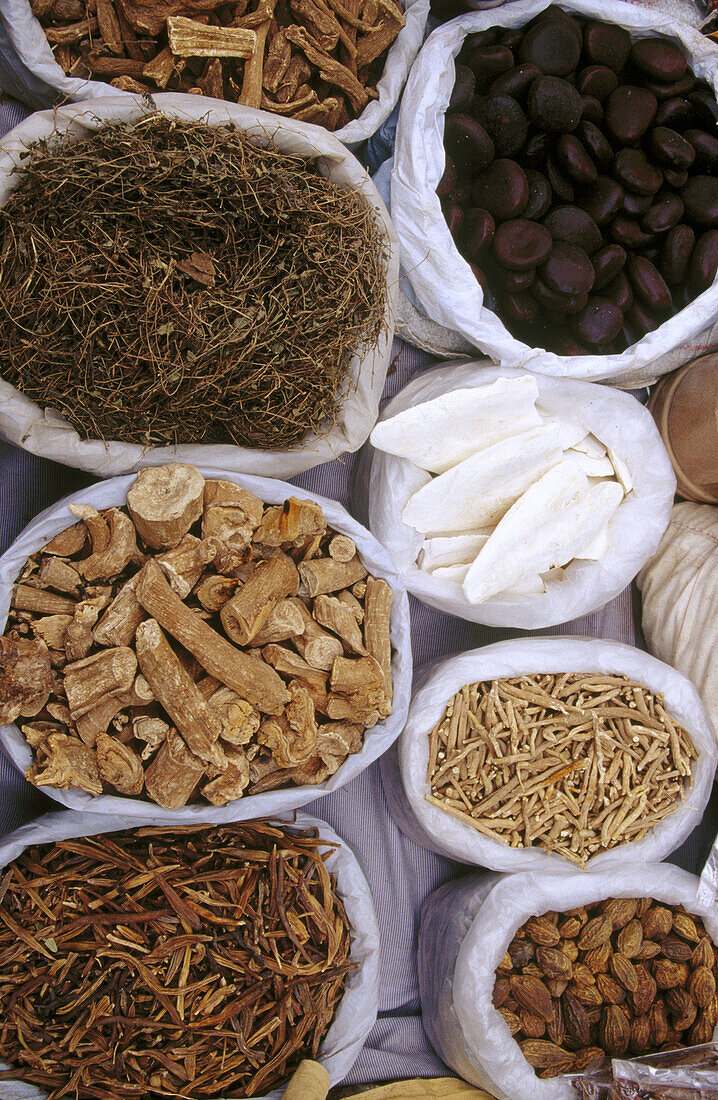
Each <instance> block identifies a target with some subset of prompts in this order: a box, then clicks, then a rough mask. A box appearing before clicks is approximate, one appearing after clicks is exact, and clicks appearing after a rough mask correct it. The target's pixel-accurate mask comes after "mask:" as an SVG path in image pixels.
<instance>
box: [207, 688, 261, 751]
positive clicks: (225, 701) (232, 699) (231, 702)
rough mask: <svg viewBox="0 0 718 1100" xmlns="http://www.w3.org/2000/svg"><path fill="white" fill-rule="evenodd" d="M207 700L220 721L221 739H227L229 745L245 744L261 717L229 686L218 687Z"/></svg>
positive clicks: (253, 732) (257, 727)
mask: <svg viewBox="0 0 718 1100" xmlns="http://www.w3.org/2000/svg"><path fill="white" fill-rule="evenodd" d="M200 694H202V691H201V688H200ZM208 702H209V705H210V707H211V708H212V710H214V711H216V713H217V715H218V716H219V720H220V722H221V723H222V730H221V732H220V735H219V736H220V738H221V739H222V741H228V742H229V743H230V744H231V745H246V744H248V743H249V742H250V741H251V740H252V738H253V737H254V735H255V733H256V732H257V730H258V729H259V725H260V722H261V719H260V717H259V714H258V712H257V711H256V710H255V709H254V707H253V706H252V705H251V704H250V703H248V702H247V700H246V699H242V698H241V696H239V695H237V692H236V691H232V689H231V688H227V687H220V688H218V689H217V690H216V691H215V692H213V693H212V695H210V697H209V700H208Z"/></svg>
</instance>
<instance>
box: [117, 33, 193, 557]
mask: <svg viewBox="0 0 718 1100" xmlns="http://www.w3.org/2000/svg"><path fill="white" fill-rule="evenodd" d="M184 65H185V63H184V61H178V60H177V58H176V57H175V55H174V54H173V53H172V50H171V49H170V48H169V46H165V48H164V49H163V50H160V52H159V53H158V54H157V57H153V58H152V60H151V61H148V62H147V64H146V65H145V67H144V69H143V73H144V75H145V76H146V77H147V79H148V80H152V81H153V82H154V83H155V84H156V85H157V87H158V88H166V87H167V84H168V82H169V81H170V79H171V78H172V76H173V75H174V73H180V72H181V71H182V69H183V68H184ZM120 79H122V78H120ZM125 79H127V77H125ZM177 465H179V463H178V464H177ZM166 468H167V467H164V469H166ZM143 472H144V473H148V472H150V471H148V470H144V471H143ZM152 472H153V473H154V472H156V471H155V470H153V471H152ZM197 472H198V473H199V471H197ZM201 476H202V475H201V474H200V477H201ZM136 484H137V482H135V485H136ZM133 488H134V486H133ZM128 503H129V494H128ZM200 511H201V509H200ZM130 512H132V509H130ZM132 518H133V519H134V520H135V526H136V527H137V530H138V531H139V532H140V535H141V537H142V539H143V540H144V542H146V543H147V545H148V546H152V545H154V544H153V543H151V542H149V541H148V540H147V539H146V538H145V537H144V535H142V532H141V531H140V525H139V524H138V523H137V520H136V518H135V517H134V516H133V517H132ZM198 518H199V517H198V516H195V519H198ZM178 519H179V521H180V522H179V524H178V526H180V527H181V526H182V523H181V521H182V517H181V516H179V517H178ZM169 522H170V525H171V524H172V522H173V521H172V520H170V521H169ZM192 523H194V520H192V522H191V523H189V524H188V526H187V528H186V530H187V531H189V529H190V527H191V526H192ZM173 537H174V536H171V538H173ZM158 545H159V546H173V545H174V543H173V542H172V541H171V539H170V541H162V542H160V543H159V544H158Z"/></svg>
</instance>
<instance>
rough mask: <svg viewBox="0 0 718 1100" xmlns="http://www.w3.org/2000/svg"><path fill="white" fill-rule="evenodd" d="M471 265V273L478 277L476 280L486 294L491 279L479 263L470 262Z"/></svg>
mask: <svg viewBox="0 0 718 1100" xmlns="http://www.w3.org/2000/svg"><path fill="white" fill-rule="evenodd" d="M469 267H470V268H471V273H472V275H473V276H474V278H475V279H476V282H477V283H478V284H479V286H480V287H481V289H482V290H483V292H484V294H486V293H487V292H488V289H489V280H488V276H487V274H486V272H485V271H484V269H483V268H482V267H479V266H478V265H477V264H469Z"/></svg>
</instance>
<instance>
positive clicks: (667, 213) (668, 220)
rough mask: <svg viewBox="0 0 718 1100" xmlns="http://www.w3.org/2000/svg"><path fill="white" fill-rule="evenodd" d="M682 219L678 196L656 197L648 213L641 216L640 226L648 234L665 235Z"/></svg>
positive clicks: (665, 195)
mask: <svg viewBox="0 0 718 1100" xmlns="http://www.w3.org/2000/svg"><path fill="white" fill-rule="evenodd" d="M682 217H683V203H682V201H681V199H680V198H679V196H678V195H673V194H670V193H666V194H662V195H658V196H657V198H656V201H655V202H654V203H653V205H652V206H651V209H650V210H649V211H648V213H646V214H644V215H643V220H642V221H641V225H642V226H643V228H644V229H645V230H647V232H649V233H667V232H668V231H669V229H673V227H674V226H676V225H678V223H679V222H680V220H681V218H682Z"/></svg>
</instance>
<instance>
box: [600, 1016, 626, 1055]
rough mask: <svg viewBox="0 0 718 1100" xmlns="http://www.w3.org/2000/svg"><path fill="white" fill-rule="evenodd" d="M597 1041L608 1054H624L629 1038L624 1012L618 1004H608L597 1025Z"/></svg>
mask: <svg viewBox="0 0 718 1100" xmlns="http://www.w3.org/2000/svg"><path fill="white" fill-rule="evenodd" d="M598 1035H599V1042H600V1044H601V1046H602V1047H603V1049H604V1050H605V1051H607V1052H608V1053H609V1054H615V1055H619V1054H625V1052H626V1050H627V1049H628V1044H629V1041H630V1038H631V1031H630V1028H629V1026H628V1022H627V1020H626V1017H625V1014H624V1013H623V1011H622V1010H621V1009H620V1008H619V1007H618V1005H608V1007H607V1008H606V1009H604V1011H603V1014H602V1016H601V1022H600V1023H599V1025H598Z"/></svg>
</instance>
